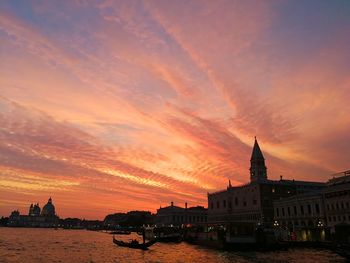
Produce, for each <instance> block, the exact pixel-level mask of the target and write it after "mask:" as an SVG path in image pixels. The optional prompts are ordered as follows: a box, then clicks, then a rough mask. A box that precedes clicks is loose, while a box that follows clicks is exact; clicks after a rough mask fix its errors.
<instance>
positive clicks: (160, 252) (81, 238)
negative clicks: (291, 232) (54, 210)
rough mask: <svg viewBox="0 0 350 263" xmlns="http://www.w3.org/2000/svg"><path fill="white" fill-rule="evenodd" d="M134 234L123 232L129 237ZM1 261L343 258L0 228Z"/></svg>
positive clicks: (78, 232) (306, 252)
mask: <svg viewBox="0 0 350 263" xmlns="http://www.w3.org/2000/svg"><path fill="white" fill-rule="evenodd" d="M132 237H135V236H123V238H121V239H124V240H125V239H126V240H128V239H130V238H132ZM0 262H28V263H29V262H72V263H74V262H191V263H194V262H206V263H210V262H219V263H223V262H317V263H322V262H345V259H343V258H342V257H340V256H338V255H337V254H334V253H332V252H330V251H325V250H322V251H319V250H311V249H300V250H290V251H283V252H269V253H252V252H249V253H248V252H245V253H233V252H222V251H216V250H212V249H206V248H201V247H198V246H193V245H189V244H186V243H180V244H162V243H157V244H155V245H153V246H152V247H151V248H150V250H148V251H139V250H133V249H128V248H123V247H118V246H116V245H114V244H113V242H112V236H111V235H109V234H106V233H102V232H93V231H86V230H54V229H30V228H0Z"/></svg>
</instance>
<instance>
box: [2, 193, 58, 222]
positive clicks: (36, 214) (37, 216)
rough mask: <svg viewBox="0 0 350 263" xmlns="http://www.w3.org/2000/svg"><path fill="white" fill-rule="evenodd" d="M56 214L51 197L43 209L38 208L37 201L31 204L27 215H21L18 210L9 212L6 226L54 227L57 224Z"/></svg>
mask: <svg viewBox="0 0 350 263" xmlns="http://www.w3.org/2000/svg"><path fill="white" fill-rule="evenodd" d="M58 220H59V218H58V216H57V215H56V212H55V206H54V205H53V203H52V199H51V197H50V198H49V200H48V202H47V204H45V205H44V207H43V209H42V210H41V209H40V206H39V203H37V204H34V205H33V204H31V205H30V207H29V212H28V215H21V214H20V212H19V211H18V210H15V211H13V212H12V213H11V215H10V217H9V221H8V226H16V227H56V226H57V225H58Z"/></svg>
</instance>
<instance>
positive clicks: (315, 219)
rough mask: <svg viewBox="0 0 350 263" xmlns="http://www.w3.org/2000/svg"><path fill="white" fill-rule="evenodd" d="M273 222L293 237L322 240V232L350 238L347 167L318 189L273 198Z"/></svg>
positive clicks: (348, 174)
mask: <svg viewBox="0 0 350 263" xmlns="http://www.w3.org/2000/svg"><path fill="white" fill-rule="evenodd" d="M273 205H274V211H275V221H274V225H275V227H276V228H279V229H284V230H286V231H287V233H288V235H289V238H292V239H293V237H294V238H295V239H296V240H303V241H305V240H308V241H314V240H324V239H325V238H326V236H325V234H327V233H331V234H335V235H336V238H337V239H340V240H342V241H346V242H350V240H349V239H350V171H345V172H342V173H339V174H336V175H334V177H333V178H332V179H330V180H329V181H328V182H327V184H326V187H324V188H323V189H322V190H320V191H318V192H310V193H307V194H298V195H295V196H292V197H289V198H284V199H280V200H276V201H274V203H273Z"/></svg>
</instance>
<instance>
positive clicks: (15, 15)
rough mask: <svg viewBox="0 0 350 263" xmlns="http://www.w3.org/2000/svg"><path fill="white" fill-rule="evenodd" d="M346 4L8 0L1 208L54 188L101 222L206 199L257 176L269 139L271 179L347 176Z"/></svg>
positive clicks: (63, 206) (1, 83)
mask: <svg viewBox="0 0 350 263" xmlns="http://www.w3.org/2000/svg"><path fill="white" fill-rule="evenodd" d="M338 5H340V3H327V4H326V6H327V8H326V7H325V6H322V5H318V4H315V3H314V4H310V3H308V4H305V8H307V9H308V10H315V11H314V12H311V11H310V12H309V13H308V14H309V15H308V17H305V12H302V11H301V10H300V9H299V8H298V6H297V5H296V4H295V3H293V1H284V2H263V1H244V2H243V1H224V0H223V1H216V2H215V3H214V2H212V1H196V0H195V1H190V2H188V1H138V0H136V1H96V2H95V1H70V2H65V3H58V2H47V1H42V2H37V1H33V2H32V1H26V2H21V3H18V2H13V1H2V2H1V4H0V10H1V11H0V41H1V43H2V44H1V46H0V61H1V62H0V64H1V65H0V74H1V78H0V87H1V96H2V97H0V191H1V193H2V194H3V193H4V196H6V200H5V199H4V200H2V205H1V208H0V213H1V214H4V215H7V214H9V213H10V211H11V209H13V208H20V209H21V211H23V212H24V211H25V209H26V204H28V203H30V202H37V201H40V200H42V201H44V200H45V199H46V198H47V197H48V196H49V195H52V196H53V197H54V200H55V202H56V204H57V209H58V211H59V213H60V214H61V215H62V216H84V217H91V218H93V217H103V216H104V215H105V214H106V213H108V212H113V211H125V210H128V209H150V210H153V211H154V210H155V209H156V208H157V207H158V205H161V204H162V205H164V204H166V203H169V202H170V201H172V200H173V201H175V202H178V203H184V202H186V201H187V202H189V203H190V204H194V205H197V204H202V205H205V204H206V193H207V192H208V191H209V192H210V191H214V190H217V189H221V188H224V187H225V186H226V184H227V181H228V179H231V181H232V182H233V183H234V184H241V183H244V182H246V181H247V180H248V177H249V176H248V168H249V157H250V151H251V144H252V141H253V136H255V135H256V136H257V137H258V139H259V142H260V144H261V147H262V149H263V151H264V154H265V157H266V159H267V165H268V169H269V170H268V171H269V177H271V178H278V177H279V175H280V174H282V175H284V176H286V177H291V178H295V179H303V180H322V181H324V180H326V179H327V176H328V175H329V174H330V173H333V172H336V171H339V170H344V169H348V168H349V167H347V166H348V165H349V161H350V160H349V156H350V152H349V151H350V150H349V149H350V147H349V146H350V145H348V143H347V142H349V141H350V138H349V132H348V131H349V129H350V118H349V114H348V112H349V111H350V108H349V107H350V106H349V105H350V104H349V103H348V101H349V99H350V97H349V96H350V95H349V94H350V90H349V89H350V79H349V75H350V72H349V69H350V64H349V61H350V57H349V54H350V52H349V46H350V38H349V35H350V34H349V24H350V21H349V16H347V15H346V14H347V12H348V11H349V6H344V7H343V8H341V10H340V9H339V6H338ZM324 17H328V18H329V17H332V18H333V19H331V21H333V22H332V23H328V24H325V23H324ZM306 20H308V21H311V22H310V23H307V25H308V26H307V27H304V26H303V23H304V22H303V21H306ZM327 21H328V20H327Z"/></svg>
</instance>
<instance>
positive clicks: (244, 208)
mask: <svg viewBox="0 0 350 263" xmlns="http://www.w3.org/2000/svg"><path fill="white" fill-rule="evenodd" d="M249 170H250V182H249V183H248V184H245V185H242V186H232V185H231V182H229V184H228V186H227V188H226V189H225V190H222V191H219V192H215V193H208V226H214V227H215V226H220V227H224V228H225V229H226V230H228V232H229V233H230V235H231V236H245V235H247V236H249V235H250V236H251V235H253V234H254V231H255V228H256V227H257V226H262V225H263V226H266V227H273V223H274V209H273V201H274V200H279V199H281V198H286V197H291V196H293V195H296V194H298V193H308V192H314V191H318V190H321V189H323V188H324V187H325V184H324V183H320V182H306V181H296V180H285V179H283V178H282V176H281V177H280V180H269V179H268V176H267V168H266V165H265V158H264V156H263V153H262V151H261V149H260V147H259V144H258V141H257V140H256V138H255V142H254V147H253V151H252V155H251V159H250V169H249Z"/></svg>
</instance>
